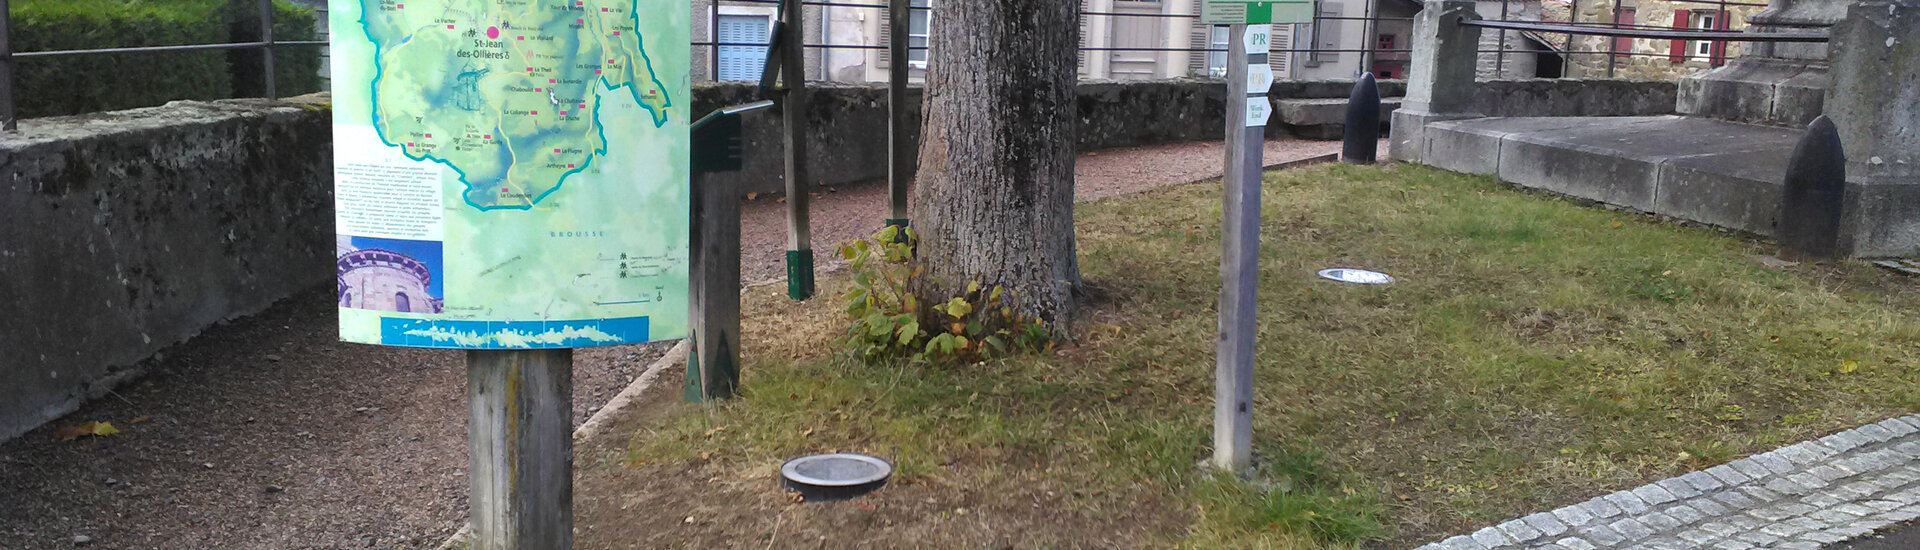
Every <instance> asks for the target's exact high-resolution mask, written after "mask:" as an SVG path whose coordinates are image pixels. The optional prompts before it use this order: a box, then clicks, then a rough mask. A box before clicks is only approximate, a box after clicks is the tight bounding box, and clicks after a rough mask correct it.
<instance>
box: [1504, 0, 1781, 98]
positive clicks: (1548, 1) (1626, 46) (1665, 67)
mask: <svg viewBox="0 0 1920 550" xmlns="http://www.w3.org/2000/svg"><path fill="white" fill-rule="evenodd" d="M1541 6H1542V8H1543V18H1544V19H1546V20H1548V21H1554V22H1577V23H1582V24H1596V25H1607V24H1617V25H1618V26H1621V27H1641V28H1656V29H1699V30H1735V31H1737V30H1741V29H1744V28H1746V26H1747V24H1746V21H1747V18H1748V17H1749V16H1752V15H1753V14H1755V13H1759V11H1760V10H1761V9H1764V5H1762V4H1759V3H1756V2H1719V1H1705V0H1700V1H1691V0H1689V1H1675V0H1542V2H1541ZM1545 39H1546V40H1549V41H1552V42H1553V43H1555V44H1557V45H1558V46H1559V47H1560V49H1562V50H1565V51H1567V55H1566V59H1567V62H1566V65H1567V68H1566V76H1569V77H1577V78H1633V79H1649V80H1674V79H1678V78H1680V77H1682V76H1686V75H1688V74H1692V73H1696V72H1700V71H1704V70H1707V69H1710V68H1713V67H1718V66H1720V65H1723V64H1725V63H1726V60H1727V59H1730V58H1733V57H1738V56H1739V55H1740V51H1741V49H1740V48H1741V45H1742V43H1740V42H1725V41H1713V40H1655V39H1647V38H1618V37H1604V36H1573V37H1567V36H1565V35H1548V36H1546V37H1545Z"/></svg>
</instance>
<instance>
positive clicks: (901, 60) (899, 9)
mask: <svg viewBox="0 0 1920 550" xmlns="http://www.w3.org/2000/svg"><path fill="white" fill-rule="evenodd" d="M912 10H913V5H912V0H891V3H890V4H889V5H888V6H887V23H888V24H889V25H890V28H889V29H888V33H887V39H888V40H890V42H888V43H887V53H888V57H889V59H891V61H890V63H889V64H888V65H887V216H888V217H887V220H886V224H887V225H894V226H900V227H906V226H907V184H908V183H909V182H911V181H912V180H913V160H914V159H913V157H914V155H917V154H919V148H918V147H915V146H914V143H913V140H912V139H911V136H912V134H911V133H910V132H909V131H908V130H909V129H910V128H912V125H913V124H914V123H916V122H917V121H916V120H915V119H913V118H911V117H909V116H908V114H907V80H908V79H907V77H908V76H909V75H910V73H912V71H913V67H912V66H911V65H909V64H908V63H907V60H908V59H909V58H910V57H911V55H912V53H911V50H909V49H908V45H909V44H908V42H910V41H911V38H910V35H909V33H908V31H909V30H911V27H912V26H913V11H912ZM900 238H901V239H905V238H906V232H904V231H903V232H901V233H900Z"/></svg>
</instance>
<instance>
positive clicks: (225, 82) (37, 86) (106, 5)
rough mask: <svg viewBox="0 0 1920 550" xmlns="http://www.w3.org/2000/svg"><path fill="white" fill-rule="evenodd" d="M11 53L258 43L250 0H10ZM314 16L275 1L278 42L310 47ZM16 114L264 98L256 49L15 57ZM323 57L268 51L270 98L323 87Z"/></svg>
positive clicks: (295, 49)
mask: <svg viewBox="0 0 1920 550" xmlns="http://www.w3.org/2000/svg"><path fill="white" fill-rule="evenodd" d="M12 4H13V27H12V29H11V31H12V39H13V51H15V52H29V51H46V50H82V49H95V48H120V47H134V46H164V45H180V44H213V43H220V42H252V41H256V40H259V31H258V28H259V5H258V4H257V3H255V0H14V2H13V3H12ZM314 18H315V16H314V13H313V11H312V10H310V9H308V8H305V7H302V6H299V5H296V4H292V3H289V2H287V1H285V0H276V1H275V2H274V26H273V27H274V32H273V34H274V39H275V40H313V39H314V37H315V30H314V21H315V19H314ZM15 67H16V68H17V69H16V72H15V80H14V87H15V92H14V97H15V98H16V101H17V102H18V107H17V109H18V112H19V116H21V117H23V118H25V117H38V116H53V115H71V114H79V113H88V112H97V111H111V110H116V109H128V108H133V107H146V106H152V105H159V104H162V103H166V102H168V101H173V100H176V99H200V100H208V99H222V98H228V97H260V96H263V95H265V90H263V89H262V84H261V77H260V51H259V50H254V49H241V50H224V51H223V50H208V51H193V52H162V53H145V54H107V55H84V56H63V57H54V58H30V59H21V60H19V61H18V62H16V63H15ZM319 68H320V50H319V49H318V48H316V47H313V46H282V47H280V48H278V49H276V50H275V54H274V73H275V74H276V75H277V79H276V81H277V88H278V89H277V90H276V91H277V92H278V93H279V95H281V96H283V97H284V96H291V95H297V94H303V93H308V92H313V91H317V90H318V89H319V88H320V77H319Z"/></svg>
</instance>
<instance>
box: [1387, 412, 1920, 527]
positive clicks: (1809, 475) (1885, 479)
mask: <svg viewBox="0 0 1920 550" xmlns="http://www.w3.org/2000/svg"><path fill="white" fill-rule="evenodd" d="M1915 518H1920V415H1910V416H1904V417H1898V418H1891V419H1887V420H1882V421H1880V422H1876V423H1872V424H1866V425H1863V426H1860V427H1858V428H1854V429H1851V430H1846V431H1842V432H1839V433H1835V434H1832V435H1828V436H1826V437H1821V438H1819V439H1814V440H1809V441H1803V442H1800V443H1796V444H1793V445H1788V446H1785V447H1781V448H1779V449H1775V450H1773V451H1768V452H1765V453H1761V454H1758V455H1754V456H1750V457H1746V458H1741V459H1738V460H1734V461H1732V462H1729V463H1727V464H1722V465H1718V466H1714V467H1712V468H1707V469H1705V470H1701V471H1696V472H1690V473H1687V474H1683V475H1680V476H1675V477H1671V478H1667V479H1663V480H1659V481H1656V482H1653V483H1649V484H1646V485H1642V486H1640V487H1637V488H1633V489H1628V490H1623V491H1616V492H1614V493H1611V494H1607V495H1603V496H1600V497H1596V498H1593V499H1591V500H1588V501H1586V502H1582V503H1579V504H1574V505H1571V506H1566V507H1562V508H1559V509H1556V510H1553V511H1550V512H1542V513H1535V514H1530V515H1527V516H1523V517H1520V518H1516V519H1513V520H1509V521H1506V522H1502V523H1499V524H1496V525H1494V526H1491V527H1487V528H1484V529H1481V530H1479V531H1476V532H1474V533H1472V534H1468V535H1457V536H1452V537H1447V538H1444V539H1441V540H1439V541H1436V542H1433V543H1429V544H1427V545H1424V546H1421V547H1419V548H1418V549H1416V550H1442V549H1445V550H1506V549H1519V548H1584V549H1618V548H1751V547H1754V546H1755V545H1759V546H1769V545H1772V546H1773V547H1779V548H1799V547H1805V548H1819V547H1822V546H1825V545H1828V544H1833V543H1837V542H1841V541H1845V540H1849V539H1852V538H1856V537H1861V536H1865V535H1867V534H1870V533H1872V532H1874V531H1875V530H1878V529H1881V528H1885V527H1888V526H1891V525H1894V524H1896V523H1900V522H1903V521H1909V520H1912V519H1915Z"/></svg>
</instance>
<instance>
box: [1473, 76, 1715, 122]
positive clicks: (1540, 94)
mask: <svg viewBox="0 0 1920 550" xmlns="http://www.w3.org/2000/svg"><path fill="white" fill-rule="evenodd" d="M1678 89H1679V87H1678V86H1677V85H1676V84H1675V83H1673V82H1671V81H1661V80H1608V79H1564V78H1556V79H1530V80H1482V81H1479V82H1476V83H1474V94H1473V110H1474V112H1477V113H1480V114H1483V115H1487V116H1502V117H1530V116H1653V115H1668V114H1673V105H1674V96H1675V95H1676V93H1677V91H1678Z"/></svg>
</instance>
